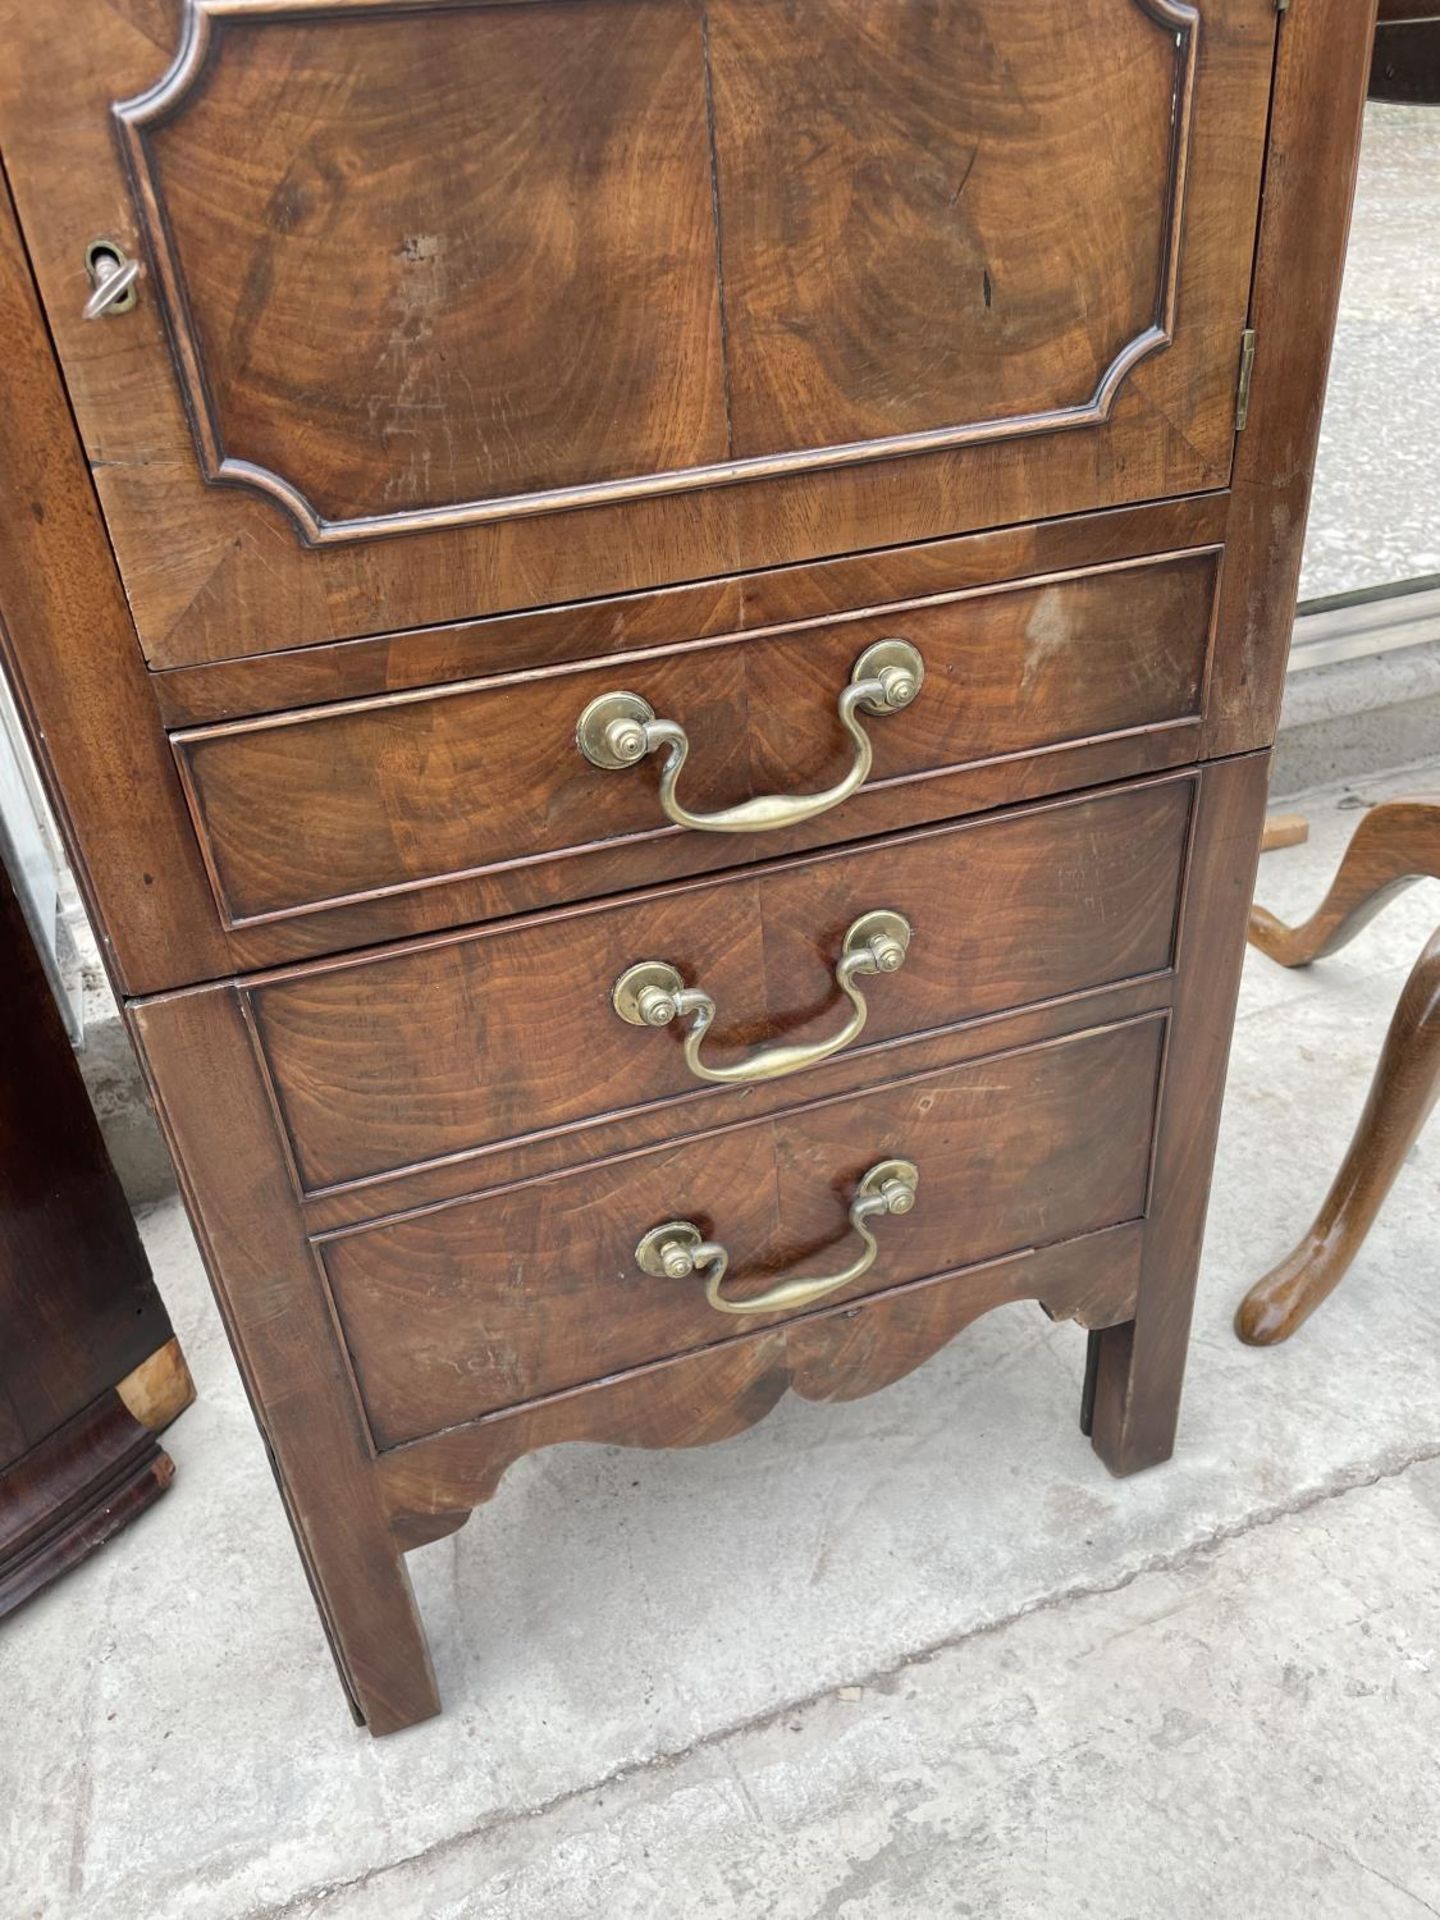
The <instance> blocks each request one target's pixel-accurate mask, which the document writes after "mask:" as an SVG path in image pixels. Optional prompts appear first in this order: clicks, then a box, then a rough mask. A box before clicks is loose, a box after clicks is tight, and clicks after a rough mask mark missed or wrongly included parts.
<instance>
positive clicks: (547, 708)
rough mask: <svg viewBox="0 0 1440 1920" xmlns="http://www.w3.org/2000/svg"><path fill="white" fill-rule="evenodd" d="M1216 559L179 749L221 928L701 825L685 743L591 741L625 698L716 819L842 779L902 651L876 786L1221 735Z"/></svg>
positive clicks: (446, 693) (1049, 584)
mask: <svg viewBox="0 0 1440 1920" xmlns="http://www.w3.org/2000/svg"><path fill="white" fill-rule="evenodd" d="M1217 567H1218V554H1217V553H1216V552H1215V551H1214V550H1209V549H1207V550H1203V551H1200V552H1195V553H1188V554H1179V555H1173V556H1169V557H1166V558H1162V559H1159V560H1153V561H1146V562H1141V563H1129V564H1125V565H1120V566H1115V567H1108V568H1097V569H1094V570H1092V571H1088V572H1082V573H1077V574H1071V575H1067V576H1060V577H1056V578H1053V579H1048V580H1042V581H1032V582H1028V583H1022V584H1019V585H1011V586H1007V587H999V588H994V589H988V590H985V591H979V592H969V593H963V594H958V595H955V596H952V597H948V598H939V599H932V600H930V601H929V602H927V603H924V604H920V605H908V606H897V607H893V608H889V609H883V610H881V611H879V612H875V613H869V614H864V615H859V616H842V617H839V618H836V617H830V618H827V619H826V620H823V621H814V622H809V623H806V624H804V625H800V626H796V627H791V628H787V629H784V630H783V631H781V632H778V633H775V634H771V635H765V634H760V635H753V636H749V637H745V638H735V639H731V640H725V641H721V642H718V643H717V642H707V643H705V644H703V645H692V646H688V647H686V646H676V647H670V648H665V649H662V650H657V651H654V652H650V653H648V654H645V655H639V656H637V655H631V656H628V657H627V658H625V659H624V660H623V661H606V662H601V663H598V664H597V663H594V662H590V663H586V664H581V665H578V666H576V667H573V668H567V669H563V670H558V671H550V672H546V673H541V674H528V675H516V676H513V677H511V678H508V679H507V678H503V677H497V678H494V679H490V680H486V681H480V682H469V683H462V684H459V685H454V686H447V687H439V688H434V689H429V690H426V691H423V692H417V693H405V694H396V695H393V696H390V697H387V698H379V699H371V700H360V701H354V702H349V703H345V704H341V705H337V706H326V707H316V708H312V709H309V710H308V711H302V712H297V713H287V714H281V715H277V716H274V717H271V718H266V719H261V720H253V721H242V722H235V723H229V724H226V725H222V726H218V727H202V728H195V729H191V730H188V731H184V732H180V733H177V734H176V735H174V736H173V742H174V746H175V751H176V754H177V756H178V759H179V763H180V768H181V773H182V777H183V779H184V782H185V788H186V793H187V797H188V800H189V804H190V809H191V813H192V816H193V818H194V821H195V827H196V832H197V833H198V835H199V837H200V840H201V844H202V846H203V847H204V849H205V852H206V857H207V862H208V865H209V868H210V871H211V874H212V877H213V881H214V885H215V890H216V896H217V900H218V903H219V906H220V912H221V917H222V920H223V921H224V923H225V924H226V925H227V926H231V927H243V926H247V925H253V924H254V923H256V922H258V921H268V920H273V919H276V918H284V917H286V916H289V915H293V914H296V913H304V912H307V911H313V910H315V909H317V908H320V907H325V906H337V905H341V904H346V903H352V902H356V901H361V900H365V899H370V898H373V897H374V896H376V895H377V894H383V895H390V894H395V893H401V892H407V891H410V890H412V889H415V888H421V887H428V886H434V885H437V884H440V883H443V882H447V881H455V880H460V879H463V878H466V877H469V876H474V875H477V874H493V873H496V872H498V871H501V870H506V869H514V868H516V867H519V866H524V865H527V864H531V863H534V862H537V861H545V860H553V859H554V858H556V857H557V856H559V855H564V854H575V853H578V852H581V851H589V850H592V849H595V848H598V847H601V846H606V845H615V844H617V843H620V842H625V841H631V842H640V841H644V840H646V839H652V838H654V837H656V836H659V835H665V836H673V835H674V834H676V833H677V832H680V831H682V829H680V828H677V827H676V826H673V825H671V824H669V820H668V817H667V813H666V811H665V809H664V806H663V805H662V800H661V794H660V790H659V788H660V783H659V770H660V763H661V762H662V760H663V758H664V757H665V752H666V750H667V749H666V748H665V747H664V746H661V745H657V747H656V748H655V750H654V751H653V752H652V753H650V754H648V755H646V756H644V757H643V758H642V759H641V760H640V761H639V762H638V763H636V764H633V765H628V766H622V767H619V768H614V767H610V768H604V767H597V766H595V765H594V764H592V763H591V761H590V760H589V759H587V758H586V757H585V754H584V753H583V752H582V751H581V749H580V746H579V744H578V743H577V734H576V729H577V723H578V722H579V721H580V718H581V716H582V714H583V713H585V711H586V710H587V708H589V707H590V706H591V703H592V702H594V701H596V700H600V699H603V698H604V697H605V696H607V695H612V694H616V693H629V694H632V695H634V696H636V697H637V698H639V699H640V700H643V701H644V702H645V703H646V705H647V706H648V707H649V708H650V709H651V711H652V712H653V713H654V714H656V715H658V716H660V717H662V718H665V719H668V720H673V721H675V722H677V723H678V724H679V725H680V726H681V727H683V728H684V730H685V734H686V737H687V739H688V741H689V755H688V759H687V761H686V763H685V766H684V768H683V770H682V772H681V775H680V778H679V780H678V781H677V782H676V785H675V800H674V802H672V806H673V805H675V804H677V803H678V805H679V806H680V807H681V808H684V809H686V810H688V811H690V812H699V813H713V812H714V811H716V810H717V809H727V808H733V807H735V806H737V805H739V804H740V803H743V802H746V801H751V800H753V799H754V798H755V797H756V796H757V795H764V794H774V795H776V796H780V797H788V798H791V799H793V798H794V797H796V796H803V795H808V794H815V793H819V792H823V791H825V790H827V789H829V790H834V789H835V788H836V786H837V785H838V784H839V783H842V782H843V781H844V780H845V779H846V776H847V774H850V773H852V772H853V770H854V768H855V767H856V764H857V761H858V759H859V756H860V751H861V750H860V748H859V747H858V746H857V744H856V742H855V741H854V740H853V739H852V738H851V737H850V735H849V734H848V733H847V731H846V729H845V727H844V725H843V724H842V721H841V718H840V714H839V712H838V702H839V698H840V696H841V694H842V693H843V692H844V690H845V689H846V688H847V687H848V686H849V684H850V681H851V676H852V672H853V670H854V669H855V667H856V663H857V662H859V661H860V660H861V659H862V658H863V657H864V656H865V655H866V653H867V649H872V648H874V647H875V646H876V645H877V643H882V642H886V641H890V640H894V639H899V640H903V641H904V642H905V643H906V645H907V646H909V647H911V648H913V649H914V652H915V654H916V655H917V656H918V657H919V659H920V661H921V662H922V664H923V673H924V678H923V680H922V682H921V685H920V689H919V692H918V694H917V695H916V697H915V698H914V700H913V701H912V702H911V703H910V704H908V705H906V706H905V707H903V709H900V710H897V711H891V712H885V713H880V714H870V713H862V714H861V715H860V717H859V724H860V726H861V728H862V730H863V731H864V733H865V735H866V737H867V739H868V741H869V742H870V746H871V750H872V752H873V770H872V772H871V774H870V779H871V781H872V782H896V781H903V780H906V779H913V778H916V777H924V776H927V775H932V774H935V773H938V772H942V771H945V770H947V769H952V768H959V767H964V766H969V765H974V764H976V763H978V762H981V761H985V760H992V759H996V758H1000V757H1003V756H1016V755H1022V754H1025V753H1028V752H1034V751H1037V750H1044V749H1050V748H1056V747H1060V746H1063V745H1064V744H1065V743H1068V742H1076V741H1086V740H1095V739H1097V738H1101V737H1103V736H1105V735H1113V734H1117V733H1123V732H1128V731H1132V730H1136V729H1140V728H1151V727H1165V726H1174V725H1176V724H1178V723H1182V722H1184V721H1187V720H1189V721H1198V719H1199V718H1200V716H1201V709H1202V705H1203V691H1204V682H1205V668H1206V661H1207V658H1208V653H1209V641H1210V633H1211V626H1212V620H1213V612H1214V597H1215V583H1216V572H1217ZM1017 777H1018V776H1017ZM1017 791H1018V790H1017V789H1012V793H1015V792H1017ZM816 818H817V825H816V827H815V828H814V829H813V830H812V831H813V838H814V839H815V840H816V841H817V842H823V841H826V840H839V839H843V838H845V837H846V819H847V806H846V803H845V801H844V800H843V799H842V800H840V801H838V802H837V803H836V804H834V805H833V806H831V807H829V808H827V809H826V810H825V812H824V814H823V815H821V816H816ZM726 837H727V838H728V839H729V840H730V841H731V842H732V843H733V845H734V847H735V857H736V859H737V860H741V859H750V858H753V857H754V856H755V855H756V854H759V853H763V852H764V851H765V847H766V839H765V835H764V834H757V833H755V832H750V831H745V830H743V828H740V829H737V830H735V831H732V832H731V833H729V834H728V835H727V836H726ZM690 839H691V842H692V843H693V844H694V845H695V857H696V861H697V863H698V862H699V861H700V860H702V859H706V858H708V857H709V856H710V855H711V854H712V852H713V846H712V845H711V844H708V843H710V842H712V839H713V836H712V835H711V834H710V833H709V832H705V833H703V834H696V833H695V832H693V831H692V832H691V833H690Z"/></svg>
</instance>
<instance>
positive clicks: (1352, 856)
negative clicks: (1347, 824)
mask: <svg viewBox="0 0 1440 1920" xmlns="http://www.w3.org/2000/svg"><path fill="white" fill-rule="evenodd" d="M1417 880H1440V795H1430V794H1417V795H1416V796H1415V797H1414V798H1413V799H1406V800H1387V801H1385V802H1384V803H1382V804H1381V805H1380V806H1378V807H1373V808H1372V809H1371V810H1370V812H1369V813H1367V814H1366V815H1365V817H1364V819H1363V820H1362V821H1361V822H1360V824H1359V826H1358V827H1357V828H1356V829H1355V831H1354V833H1353V834H1352V835H1351V837H1350V844H1349V845H1348V846H1347V847H1346V849H1345V857H1344V859H1343V860H1342V861H1341V862H1340V866H1339V869H1338V870H1337V872H1336V875H1335V878H1334V880H1333V881H1332V882H1331V883H1330V887H1329V890H1328V892H1327V893H1326V895H1325V898H1324V899H1323V900H1322V901H1321V902H1320V904H1319V906H1318V907H1316V909H1315V911H1314V913H1312V914H1311V915H1310V918H1309V919H1308V920H1305V921H1302V922H1301V924H1300V925H1299V926H1296V927H1290V926H1287V925H1286V924H1285V922H1284V921H1283V920H1277V919H1276V917H1275V915H1274V914H1273V913H1271V912H1270V911H1269V909H1268V908H1266V907H1256V908H1255V909H1254V910H1253V912H1252V913H1251V915H1250V924H1249V929H1248V932H1249V939H1250V944H1251V945H1252V946H1255V947H1258V948H1259V949H1260V951H1261V953H1263V954H1265V955H1266V956H1267V957H1268V958H1269V959H1271V960H1278V961H1279V963H1280V965H1281V966H1282V967H1308V966H1309V965H1310V963H1311V961H1312V960H1325V959H1328V957H1329V956H1330V955H1331V954H1332V953H1338V952H1339V951H1340V949H1341V948H1342V947H1346V946H1348V945H1349V944H1350V942H1351V941H1352V940H1353V939H1354V938H1355V936H1356V934H1357V933H1359V932H1360V931H1361V930H1362V928H1364V927H1367V926H1368V925H1369V924H1370V922H1371V921H1372V920H1373V919H1374V918H1375V916H1376V914H1377V913H1381V912H1383V911H1384V909H1385V908H1386V907H1387V906H1389V904H1390V902H1391V901H1392V900H1393V899H1394V898H1395V896H1396V895H1397V894H1400V893H1404V892H1405V890H1406V889H1407V888H1408V887H1413V886H1414V885H1415V883H1416V881H1417Z"/></svg>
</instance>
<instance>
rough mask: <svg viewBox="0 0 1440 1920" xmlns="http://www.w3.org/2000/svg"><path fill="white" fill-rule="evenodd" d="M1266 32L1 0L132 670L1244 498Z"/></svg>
mask: <svg viewBox="0 0 1440 1920" xmlns="http://www.w3.org/2000/svg"><path fill="white" fill-rule="evenodd" d="M7 16H8V18H7ZM1275 17H1276V16H1275V12H1274V7H1273V0H1193V3H1192V0H1067V4H1066V5H1064V6H1057V5H1055V4H1054V0H927V3H926V4H920V3H919V0H709V3H708V4H703V5H702V4H698V3H697V0H509V4H496V3H495V0H449V3H448V4H445V3H444V0H442V3H440V4H430V5H423V6H422V5H417V4H411V3H410V0H345V4H343V5H341V4H339V3H338V0H294V4H293V5H286V6H283V7H282V6H277V5H274V4H273V3H272V0H108V4H102V3H101V0H75V4H74V5H72V6H71V7H69V8H67V9H66V10H65V14H64V21H63V29H62V26H61V23H60V22H59V21H58V20H57V18H56V16H55V13H54V9H53V8H52V7H51V6H49V5H46V4H34V0H0V18H5V19H6V28H7V33H8V36H9V41H10V44H11V45H12V47H13V48H14V49H15V57H14V58H13V59H12V60H10V61H9V62H7V63H6V77H4V78H3V79H0V140H3V143H4V148H5V158H6V162H7V165H8V167H9V169H10V174H11V178H12V180H13V182H14V185H15V189H16V194H17V199H18V202H19V207H20V212H21V216H22V219H23V221H24V224H25V227H26V232H27V238H28V240H29V243H30V245H31V248H32V252H33V255H34V258H35V262H36V266H37V271H38V273H39V277H40V280H41V284H42V291H43V294H44V297H45V299H46V301H47V305H48V308H49V312H50V318H51V321H52V325H53V327H54V330H55V335H56V339H57V343H58V346H59V349H60V353H61V358H62V361H63V363H64V366H65V370H66V375H67V379H68V380H69V383H70V387H71V391H72V395H73V397H74V401H75V405H76V411H77V415H78V417H79V419H80V423H81V427H82V430H83V432H84V434H85V438H86V441H87V445H88V449H89V452H90V456H91V459H92V462H93V464H94V468H95V473H96V480H97V485H98V487H99V490H100V494H101V498H102V501H103V503H104V506H105V510H106V514H107V518H108V521H109V524H110V529H111V533H112V537H113V539H114V542H115V547H116V552H117V556H118V559H119V562H120V566H121V570H122V572H123V574H124V576H125V581H126V586H127V589H128V591H129V594H130V599H131V604H132V607H133V610H134V613H135V617H136V622H137V626H138V628H139V631H140V635H141V639H142V642H143V644H144V646H145V649H146V652H147V654H148V656H149V658H150V660H151V661H152V663H153V664H154V665H156V666H158V667H165V666H174V665H181V664H186V663H189V662H193V661H200V660H208V659H219V658H229V657H235V656H240V655H246V654H253V653H259V652H265V651H268V650H270V649H273V648H278V647H293V646H296V645H303V644H308V643H313V642H319V641H324V640H329V639H333V638H339V637H347V636H350V635H358V634H366V633H376V632H384V631H393V630H396V629H399V628H403V627H407V626H415V625H421V624H425V623H428V622H432V621H438V620H450V619H455V618H463V617H464V616H466V615H468V614H482V613H490V612H496V611H503V610H506V609H509V608H514V607H520V606H527V605H540V604H546V603H550V602H555V601H561V600H564V599H567V598H573V597H581V596H592V595H595V594H600V593H606V592H613V591H617V590H623V589H625V588H627V587H641V586H647V585H654V584H660V583H662V582H667V581H673V580H680V579H685V578H697V577H703V576H706V575H710V574H718V573H722V572H730V571H744V570H747V569H751V568H756V567H760V566H766V565H772V564H776V563H783V562H786V561H793V560H803V559H808V558H811V557H815V556H819V555H822V554H826V553H836V552H844V551H851V550H854V549H858V548H863V547H871V546H881V545H887V544H891V543H893V542H897V541H902V540H910V539H920V538H924V537H928V536H930V535H936V534H945V533H954V532H961V531H965V530H967V529H970V528H977V527H982V526H987V525H996V524H1005V523H1009V522H1014V521H1020V520H1025V519H1034V518H1040V517H1045V516H1048V515H1052V514H1058V513H1066V512H1074V511H1083V510H1086V509H1089V508H1092V507H1101V506H1107V505H1114V504H1120V503H1124V502H1126V501H1132V500H1138V499H1145V498H1160V497H1167V496H1171V495H1175V494H1179V493H1185V492H1193V491H1197V490H1202V489H1205V488H1214V487H1219V486H1223V485H1224V484H1225V483H1226V481H1227V479H1228V476H1229V466H1230V456H1231V449H1232V444H1233V434H1234V411H1235V388H1236V375H1237V369H1238V365H1239V354H1240V335H1241V331H1242V329H1243V326H1244V323H1245V318H1246V313H1247V307H1248V299H1249V273H1250V262H1251V254H1252V245H1253V231H1254V218H1255V211H1256V200H1257V195H1258V185H1259V169H1260V159H1261V153H1262V149H1263V142H1264V132H1265V122H1266V111H1267V105H1268V96H1269V83H1270V69H1271V63H1272V59H1273V50H1274V35H1275ZM57 154H63V155H64V157H65V162H66V164H65V165H64V166H58V165H57V164H56V163H55V162H56V155H57ZM97 245H98V246H99V247H100V248H101V251H100V252H99V254H98V255H97V252H96V248H97ZM131 264H133V266H134V268H135V270H136V274H137V277H136V279H135V283H134V286H133V288H131V289H129V290H128V291H127V292H126V293H125V295H124V297H123V298H121V299H119V300H115V301H113V302H110V301H108V298H107V294H106V290H105V287H104V286H103V285H101V278H102V275H103V271H104V269H105V267H106V266H107V265H108V266H109V267H111V268H112V269H113V268H114V267H115V266H116V265H120V266H122V267H123V266H129V265H131ZM116 284H117V285H118V282H117V283H116ZM87 306H88V307H89V308H90V310H91V317H90V318H85V317H83V316H84V314H85V310H86V308H87ZM97 308H98V309H99V311H97Z"/></svg>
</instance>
